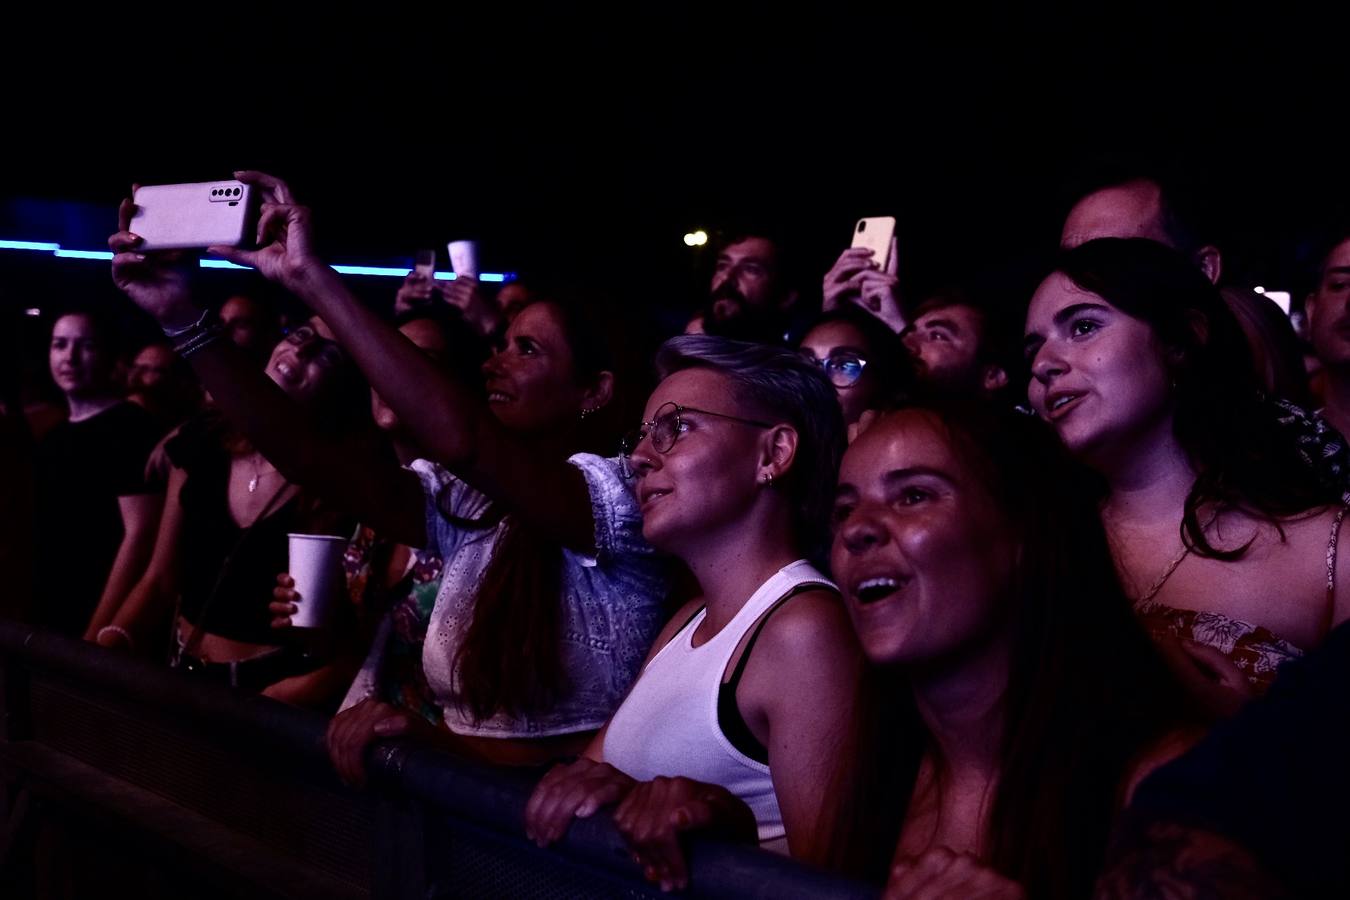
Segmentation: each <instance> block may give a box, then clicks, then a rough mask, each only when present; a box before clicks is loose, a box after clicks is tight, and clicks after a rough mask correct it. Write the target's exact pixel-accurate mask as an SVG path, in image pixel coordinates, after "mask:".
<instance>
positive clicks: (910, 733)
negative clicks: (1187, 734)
mask: <svg viewBox="0 0 1350 900" xmlns="http://www.w3.org/2000/svg"><path fill="white" fill-rule="evenodd" d="M887 416H888V417H890V416H920V417H923V418H924V419H926V420H927V421H929V422H930V423H931V424H932V425H933V426H934V427H935V428H936V429H937V430H938V431H939V433H942V434H944V435H945V437H946V438H947V441H948V444H949V446H950V448H951V451H952V453H953V454H954V455H955V456H956V458H957V459H959V460H960V462H961V463H962V465H963V467H964V469H965V470H966V471H967V472H969V473H971V475H973V476H974V480H975V481H976V483H978V485H979V486H980V488H982V489H983V491H984V493H985V494H986V495H987V497H988V499H989V500H990V501H991V505H992V511H993V513H994V514H995V515H997V516H998V517H999V519H1000V522H1001V525H1002V526H1003V531H1004V533H1005V534H1007V535H1008V536H1009V539H1010V540H1013V541H1016V542H1017V545H1018V551H1019V552H1018V554H1017V556H1016V559H1017V563H1016V568H1015V571H1014V573H1013V578H1012V582H1011V584H1009V585H1008V591H1007V599H1006V602H1007V604H1008V605H1007V609H1008V611H1009V613H1010V616H1011V619H1010V621H1011V625H1010V628H1011V652H1010V661H1009V671H1008V684H1007V688H1006V690H1005V693H1004V696H1003V722H1004V727H1003V732H1002V738H1001V743H1000V746H999V749H998V759H999V777H998V780H997V783H996V784H995V786H994V787H993V798H992V801H993V802H992V806H991V807H990V814H989V819H988V829H987V833H986V834H987V842H986V844H985V846H986V847H987V857H988V861H989V864H990V865H991V866H992V867H993V868H995V869H996V870H998V871H999V872H1001V873H1003V874H1004V875H1006V876H1007V877H1009V878H1012V879H1013V880H1015V881H1017V882H1018V883H1019V884H1021V885H1022V886H1023V887H1024V888H1025V889H1026V891H1027V895H1028V896H1031V897H1038V898H1062V897H1081V896H1087V895H1088V893H1089V888H1090V887H1091V885H1092V881H1093V878H1094V877H1095V875H1096V873H1097V871H1098V870H1099V868H1100V865H1101V862H1102V860H1103V858H1104V854H1105V851H1106V847H1107V840H1108V834H1109V830H1110V826H1111V822H1112V818H1113V815H1114V813H1115V812H1116V811H1117V810H1118V809H1119V808H1120V806H1121V803H1122V799H1123V793H1122V785H1123V783H1124V782H1125V781H1126V779H1127V777H1128V776H1129V775H1130V774H1131V772H1132V770H1133V768H1134V765H1135V764H1136V763H1137V762H1139V761H1140V760H1141V757H1142V756H1143V754H1144V753H1146V752H1147V751H1148V750H1149V749H1150V748H1151V747H1152V746H1155V745H1156V744H1157V742H1158V741H1159V740H1160V739H1161V738H1163V737H1164V736H1165V735H1166V734H1168V733H1169V732H1170V731H1172V730H1173V729H1175V728H1177V727H1180V726H1182V725H1185V724H1188V723H1189V722H1191V721H1192V720H1193V715H1194V713H1193V710H1192V709H1191V706H1190V703H1189V700H1188V699H1187V698H1186V696H1185V695H1184V693H1183V692H1182V691H1181V690H1180V689H1179V687H1178V686H1177V685H1176V683H1175V681H1174V679H1173V677H1172V674H1171V672H1170V671H1169V669H1168V668H1167V666H1166V664H1165V663H1164V662H1163V660H1162V659H1161V658H1160V657H1159V655H1158V653H1157V651H1156V650H1155V648H1154V646H1153V644H1152V642H1151V641H1150V639H1149V637H1148V635H1147V634H1146V633H1145V631H1144V629H1143V628H1142V626H1141V625H1140V624H1139V623H1138V621H1137V620H1136V619H1135V617H1134V614H1133V611H1132V610H1131V607H1130V603H1129V601H1128V599H1127V598H1126V596H1125V594H1124V591H1123V590H1122V589H1121V586H1120V583H1119V581H1118V580H1117V578H1116V575H1115V566H1114V562H1113V560H1112V556H1111V551H1110V547H1109V545H1108V543H1107V539H1106V533H1105V530H1104V529H1103V526H1102V523H1101V516H1100V513H1099V511H1098V506H1097V504H1098V500H1099V499H1100V497H1101V494H1102V484H1101V481H1100V479H1099V478H1097V477H1096V476H1095V474H1094V473H1092V472H1090V471H1088V470H1087V469H1086V468H1085V467H1083V466H1081V465H1080V464H1078V463H1076V462H1074V461H1073V460H1072V459H1070V458H1069V457H1068V455H1067V453H1066V452H1065V450H1064V449H1063V447H1062V445H1061V444H1060V442H1059V440H1058V439H1057V438H1056V436H1055V434H1054V432H1053V431H1051V429H1050V428H1049V427H1048V426H1046V425H1045V424H1044V423H1042V422H1040V421H1039V420H1037V419H1034V418H1032V417H1030V416H1025V415H1022V414H1019V413H1015V412H1010V411H1005V410H1002V409H999V408H997V407H992V406H990V405H988V404H977V403H974V402H969V403H966V404H963V405H960V406H957V405H952V404H950V403H948V404H946V405H943V406H926V407H917V408H910V409H906V410H901V411H898V412H894V413H889V414H887ZM884 421H885V420H884V419H883V420H882V422H878V423H876V424H874V425H873V426H872V427H873V428H876V427H884ZM868 682H869V683H868V685H867V687H866V689H865V690H864V692H863V699H864V705H863V706H862V707H861V709H862V712H861V714H860V716H859V721H858V728H859V731H860V734H859V736H858V740H859V741H860V743H859V745H858V746H859V747H860V751H861V754H862V757H861V761H860V762H859V763H858V764H857V765H856V766H855V767H854V770H853V772H852V773H851V774H850V773H846V772H842V771H841V772H840V774H839V775H838V776H837V777H836V781H837V783H840V784H845V785H848V787H849V788H850V789H851V792H852V796H854V797H861V798H863V799H862V801H861V802H858V803H857V804H856V806H855V807H854V808H849V805H848V804H847V803H845V804H842V805H841V809H840V810H838V811H837V813H836V815H837V818H836V819H835V820H834V821H832V822H829V823H827V825H826V827H828V828H831V829H836V830H837V837H836V838H835V845H836V850H835V859H834V862H835V864H836V865H839V866H841V867H845V868H852V869H854V870H864V871H871V872H873V873H883V872H884V871H885V867H886V865H887V863H888V862H889V860H890V855H891V854H892V853H893V852H894V849H895V842H896V840H897V839H898V836H899V832H900V826H901V825H902V823H903V822H904V818H905V813H906V808H907V805H908V803H909V802H910V799H911V796H912V794H913V792H914V787H915V783H916V779H917V776H918V771H919V765H920V762H921V760H922V759H923V757H924V755H925V753H927V752H931V751H932V750H934V749H935V748H934V746H933V743H932V741H931V739H930V737H929V735H928V734H927V732H926V730H925V728H924V726H923V723H922V720H921V719H920V718H919V715H918V712H917V710H916V709H915V706H914V703H913V694H912V691H911V690H910V689H909V686H908V684H907V683H906V681H905V673H904V671H903V670H901V669H885V668H879V667H872V668H871V669H870V671H869V678H868ZM938 777H939V779H941V778H942V777H943V773H942V772H941V770H939V772H938ZM869 851H870V852H869ZM869 857H870V858H869Z"/></svg>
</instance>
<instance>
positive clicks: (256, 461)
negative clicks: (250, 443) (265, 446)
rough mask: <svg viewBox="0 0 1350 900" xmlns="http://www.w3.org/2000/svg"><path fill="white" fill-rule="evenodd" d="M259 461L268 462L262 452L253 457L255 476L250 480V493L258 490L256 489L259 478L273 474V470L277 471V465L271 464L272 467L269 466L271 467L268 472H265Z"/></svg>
mask: <svg viewBox="0 0 1350 900" xmlns="http://www.w3.org/2000/svg"><path fill="white" fill-rule="evenodd" d="M259 461H261V462H266V460H265V459H263V458H262V455H261V454H254V457H253V477H252V478H250V479H249V480H248V492H249V493H250V494H252V493H254V492H256V491H257V490H258V480H259V479H261V478H262V477H263V476H264V475H271V474H272V473H273V472H275V471H276V470H277V469H276V466H271V467H269V468H268V469H267V471H266V472H264V471H263V469H262V466H261V465H259Z"/></svg>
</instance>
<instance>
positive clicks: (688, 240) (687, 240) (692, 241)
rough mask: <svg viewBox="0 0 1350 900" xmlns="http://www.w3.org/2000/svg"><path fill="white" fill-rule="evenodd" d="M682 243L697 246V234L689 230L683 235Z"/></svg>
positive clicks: (687, 245)
mask: <svg viewBox="0 0 1350 900" xmlns="http://www.w3.org/2000/svg"><path fill="white" fill-rule="evenodd" d="M684 245H685V246H686V247H697V246H698V235H696V234H694V233H693V232H690V233H689V234H686V235H685V236H684Z"/></svg>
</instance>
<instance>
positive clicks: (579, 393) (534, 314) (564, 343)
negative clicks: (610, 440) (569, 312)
mask: <svg viewBox="0 0 1350 900" xmlns="http://www.w3.org/2000/svg"><path fill="white" fill-rule="evenodd" d="M483 378H484V381H485V387H486V390H487V400H488V405H489V407H490V408H491V409H492V412H493V415H495V416H496V417H497V419H498V420H499V421H500V422H501V423H502V424H503V425H505V426H506V427H507V428H509V429H511V430H512V431H516V432H520V433H524V434H532V433H534V434H537V433H543V432H550V431H557V430H560V429H566V428H568V427H570V426H571V424H572V423H573V422H574V421H576V420H578V419H579V418H580V416H581V413H582V411H583V410H588V409H590V407H588V406H587V404H588V403H589V402H591V401H590V400H588V397H589V396H591V394H590V391H591V390H592V389H593V388H594V385H587V384H585V383H583V380H582V379H581V378H579V377H578V372H577V366H576V361H575V357H574V354H573V348H572V346H571V345H570V343H569V340H568V335H567V331H566V326H565V323H564V318H563V313H562V311H561V309H560V308H559V307H558V306H557V305H555V304H554V303H551V302H548V301H541V302H537V303H531V304H530V305H529V306H526V307H525V308H524V309H523V310H521V311H520V313H519V314H518V315H517V316H516V318H515V319H514V320H512V322H511V325H510V326H509V327H508V328H507V330H506V346H505V347H504V348H503V349H502V350H500V351H499V352H497V353H495V354H493V356H492V357H491V358H490V359H488V361H487V362H485V363H484V364H483Z"/></svg>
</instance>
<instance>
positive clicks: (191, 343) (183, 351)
mask: <svg viewBox="0 0 1350 900" xmlns="http://www.w3.org/2000/svg"><path fill="white" fill-rule="evenodd" d="M224 333H225V326H224V325H221V324H220V323H219V322H215V323H212V324H211V325H208V326H206V328H204V329H203V330H201V331H198V332H196V333H195V334H193V335H191V336H190V337H188V338H186V339H185V340H181V341H179V342H178V343H176V344H174V345H173V352H174V353H177V354H178V355H179V356H181V357H182V358H183V359H187V358H188V357H189V356H191V355H192V354H194V353H196V352H197V351H198V350H202V349H204V348H206V347H209V346H210V345H212V344H214V343H215V342H216V341H218V340H220V338H221V336H222V335H223V334H224Z"/></svg>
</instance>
